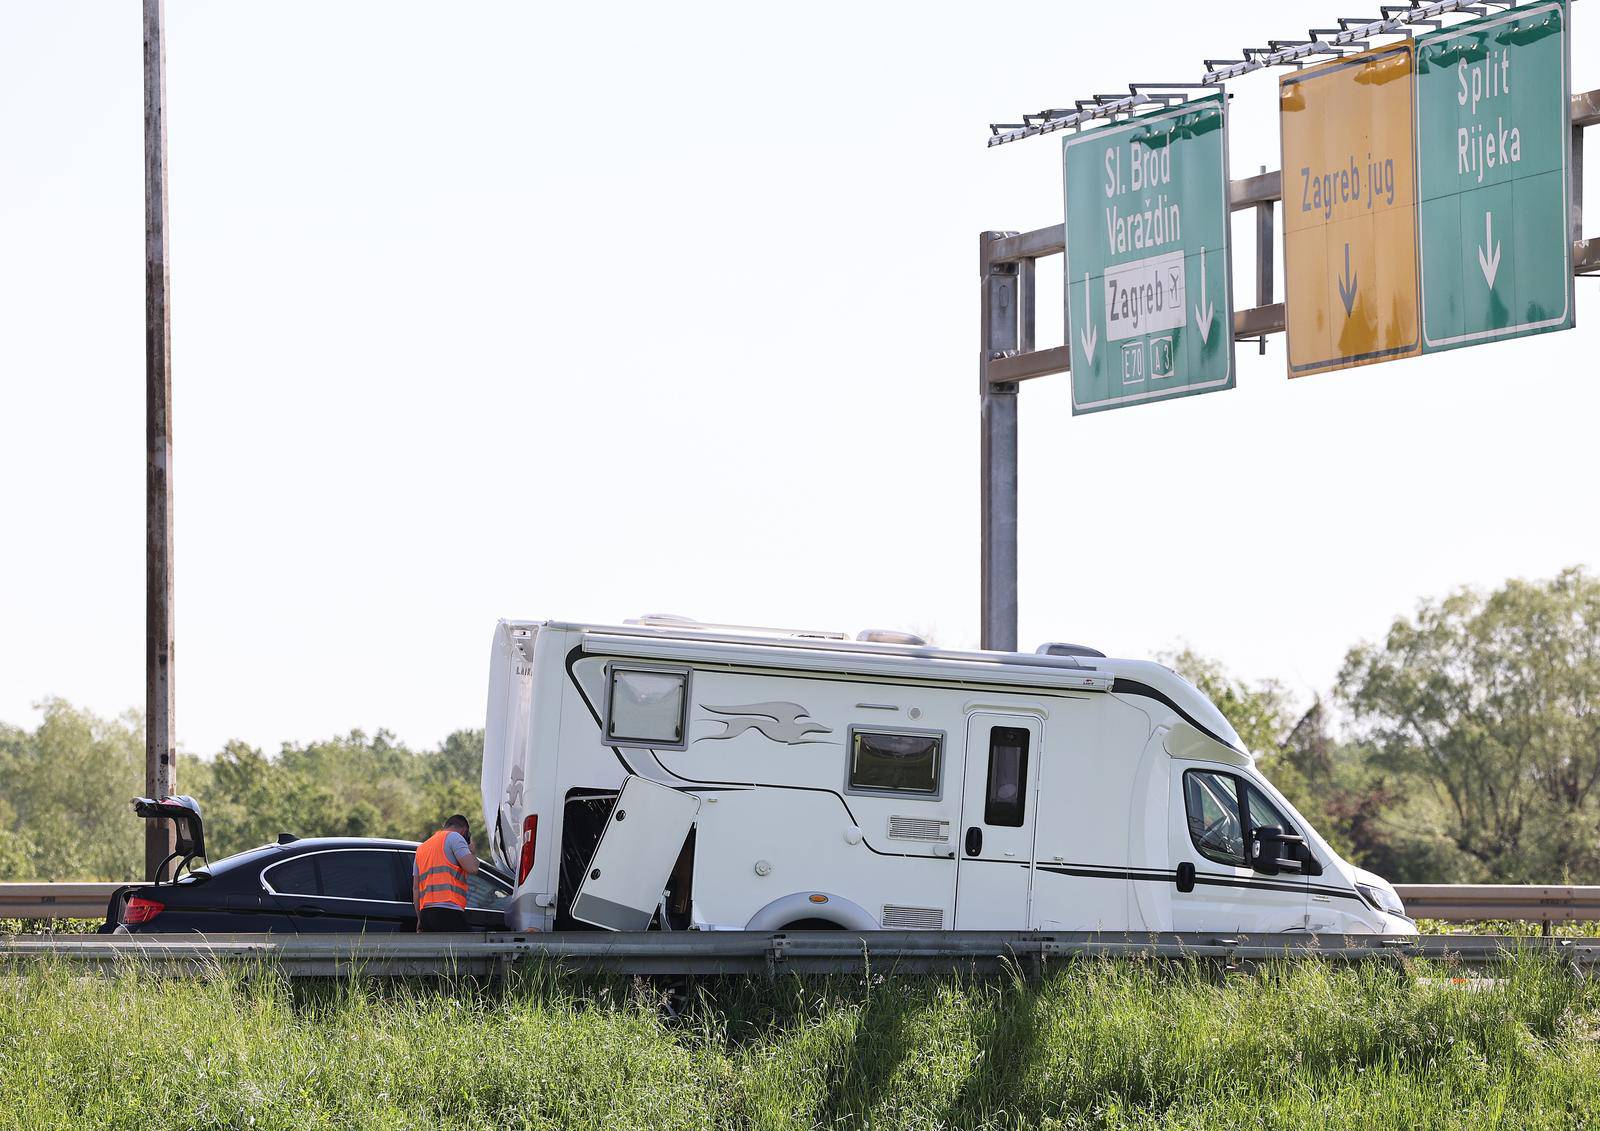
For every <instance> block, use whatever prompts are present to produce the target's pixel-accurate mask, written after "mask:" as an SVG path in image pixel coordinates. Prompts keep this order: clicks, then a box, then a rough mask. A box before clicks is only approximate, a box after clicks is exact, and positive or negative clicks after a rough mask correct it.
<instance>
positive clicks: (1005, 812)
mask: <svg viewBox="0 0 1600 1131" xmlns="http://www.w3.org/2000/svg"><path fill="white" fill-rule="evenodd" d="M1027 781H1028V731H1027V728H1025V727H990V728H989V781H988V784H987V788H986V789H985V790H984V798H983V823H984V824H986V825H1006V826H1010V827H1011V828H1014V829H1020V828H1021V827H1022V825H1023V818H1024V817H1025V816H1026V812H1027V805H1028V799H1027V797H1026V796H1025V794H1024V787H1025V785H1026V784H1027Z"/></svg>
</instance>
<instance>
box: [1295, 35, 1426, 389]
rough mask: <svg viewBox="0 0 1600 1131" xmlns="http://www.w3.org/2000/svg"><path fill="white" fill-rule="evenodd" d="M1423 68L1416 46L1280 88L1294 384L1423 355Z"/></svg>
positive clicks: (1301, 75)
mask: <svg viewBox="0 0 1600 1131" xmlns="http://www.w3.org/2000/svg"><path fill="white" fill-rule="evenodd" d="M1415 69H1416V61H1415V50H1414V46H1413V44H1412V42H1411V41H1410V40H1407V41H1405V42H1404V43H1397V44H1393V45H1391V46H1388V47H1380V48H1376V49H1374V50H1371V51H1363V52H1360V53H1359V54H1355V55H1347V56H1345V57H1344V58H1342V59H1339V60H1337V61H1335V62H1332V63H1327V64H1324V65H1323V66H1320V67H1308V68H1306V69H1305V70H1302V71H1296V72H1294V73H1292V74H1289V75H1286V76H1284V78H1283V79H1282V80H1281V82H1280V84H1279V88H1278V100H1279V118H1280V121H1281V136H1282V145H1283V166H1282V168H1283V258H1284V287H1285V298H1284V313H1285V322H1286V325H1287V330H1288V357H1289V376H1291V377H1301V376H1304V375H1305V374H1308V373H1321V372H1324V371H1326V370H1329V369H1343V368H1345V367H1346V366H1351V365H1370V364H1372V363H1374V362H1379V361H1389V360H1391V359H1392V358H1397V357H1413V356H1415V355H1416V354H1417V353H1419V352H1420V351H1421V335H1420V334H1419V332H1418V319H1417V194H1416V177H1415V173H1414V169H1413V158H1412V155H1413V153H1414V152H1415V151H1416V145H1415V141H1414V137H1415V135H1414V129H1415V115H1414V113H1413V105H1412V102H1413V99H1414V98H1415V89H1414V83H1413V75H1414V73H1415Z"/></svg>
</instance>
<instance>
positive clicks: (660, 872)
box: [572, 777, 700, 931]
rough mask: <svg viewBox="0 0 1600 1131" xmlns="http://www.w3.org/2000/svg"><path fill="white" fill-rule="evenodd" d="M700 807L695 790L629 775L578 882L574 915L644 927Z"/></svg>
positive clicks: (619, 926) (611, 925) (609, 926)
mask: <svg viewBox="0 0 1600 1131" xmlns="http://www.w3.org/2000/svg"><path fill="white" fill-rule="evenodd" d="M699 812H700V798H698V797H696V796H695V795H694V794H692V793H684V792H682V791H681V790H676V789H673V788H671V787H670V786H665V785H661V784H659V783H657V782H653V781H650V780H648V779H647V778H640V777H630V778H629V779H628V780H627V781H626V782H624V783H623V786H622V793H621V794H620V795H618V797H617V803H616V805H615V806H613V807H612V810H611V818H610V820H608V821H607V822H606V827H605V829H604V831H602V832H601V834H600V843H599V844H598V845H596V846H595V850H594V856H593V857H592V858H591V859H590V860H589V868H588V871H586V872H585V873H584V875H583V882H582V883H581V884H580V885H579V886H578V894H577V897H576V898H575V899H574V900H573V901H572V917H573V918H574V919H577V920H579V921H580V922H583V923H590V924H592V925H594V926H596V927H604V928H605V929H606V930H608V931H643V930H648V929H649V927H650V921H651V920H652V919H654V918H655V914H656V909H657V908H659V907H660V906H661V895H662V891H663V890H664V889H665V888H666V886H667V877H668V876H669V875H671V874H672V868H673V865H674V864H675V863H676V862H677V859H678V853H679V850H681V849H682V848H683V842H684V840H685V839H686V838H687V837H688V835H689V829H690V828H691V827H693V825H694V820H695V817H696V816H697V815H698V814H699Z"/></svg>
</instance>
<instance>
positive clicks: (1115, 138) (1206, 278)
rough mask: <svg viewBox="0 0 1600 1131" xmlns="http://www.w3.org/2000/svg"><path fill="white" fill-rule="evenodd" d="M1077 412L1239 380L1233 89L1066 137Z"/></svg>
mask: <svg viewBox="0 0 1600 1131" xmlns="http://www.w3.org/2000/svg"><path fill="white" fill-rule="evenodd" d="M1061 162H1062V180H1063V184H1064V186H1065V192H1066V217H1067V219H1066V226H1065V244H1066V254H1065V256H1064V258H1065V260H1066V286H1065V288H1064V293H1065V298H1066V307H1067V310H1066V314H1067V318H1066V324H1067V342H1068V347H1069V350H1070V352H1071V368H1072V411H1073V412H1074V413H1081V412H1097V411H1100V410H1102V409H1108V408H1117V407H1120V406H1122V405H1128V404H1138V403H1140V402H1143V401H1152V400H1165V399H1168V398H1171V397H1182V396H1189V395H1191V394H1194V393H1203V392H1211V391H1214V390H1218V389H1229V388H1232V387H1233V383H1234V376H1233V293H1232V279H1231V274H1230V272H1231V268H1230V265H1229V258H1228V149H1227V110H1226V103H1225V100H1224V97H1223V95H1221V94H1220V93H1219V94H1214V95H1207V96H1206V97H1204V98H1198V99H1194V100H1191V101H1188V102H1184V103H1180V104H1178V105H1176V106H1173V107H1171V108H1170V109H1167V110H1164V111H1161V112H1159V113H1155V114H1150V115H1146V116H1143V117H1140V118H1137V119H1135V120H1133V121H1130V122H1127V123H1124V124H1122V125H1117V126H1108V127H1104V128H1101V129H1096V130H1090V131H1087V132H1085V133H1082V134H1078V135H1076V136H1073V137H1069V138H1066V139H1065V140H1064V141H1063V142H1062V148H1061Z"/></svg>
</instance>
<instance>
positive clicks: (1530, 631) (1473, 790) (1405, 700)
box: [1339, 569, 1600, 882]
mask: <svg viewBox="0 0 1600 1131" xmlns="http://www.w3.org/2000/svg"><path fill="white" fill-rule="evenodd" d="M1339 695H1340V697H1341V698H1342V699H1343V700H1344V701H1345V703H1346V704H1347V705H1348V706H1349V708H1350V710H1351V712H1352V714H1353V715H1354V716H1355V718H1356V720H1357V721H1358V723H1360V724H1361V726H1362V727H1363V731H1364V737H1365V738H1366V740H1367V741H1369V742H1370V743H1371V745H1372V747H1373V750H1374V756H1375V761H1376V763H1377V764H1379V765H1382V766H1384V767H1387V768H1389V769H1391V770H1393V771H1396V772H1398V773H1401V774H1405V775H1408V776H1409V777H1410V779H1412V780H1414V781H1416V782H1418V783H1420V785H1421V787H1422V788H1423V789H1425V790H1426V791H1427V792H1428V793H1429V795H1430V796H1431V798H1432V799H1433V800H1435V801H1436V802H1437V803H1438V809H1439V811H1440V815H1441V817H1442V822H1443V826H1444V831H1445V835H1446V836H1447V837H1448V838H1449V840H1450V841H1451V842H1452V843H1453V845H1454V846H1455V848H1456V849H1457V850H1458V851H1459V852H1460V853H1461V854H1464V855H1465V856H1466V857H1469V858H1470V859H1472V860H1474V861H1476V862H1477V863H1478V864H1479V865H1480V866H1481V870H1482V872H1483V873H1484V874H1486V875H1489V876H1492V877H1494V878H1495V879H1497V880H1500V881H1503V882H1539V881H1543V882H1551V881H1554V880H1557V879H1559V878H1561V877H1566V876H1571V877H1574V878H1581V879H1582V880H1585V881H1588V882H1593V881H1594V880H1595V879H1596V878H1600V837H1597V829H1600V819H1597V809H1600V789H1597V787H1600V581H1597V580H1596V579H1595V578H1593V577H1591V576H1589V575H1588V574H1587V573H1585V572H1584V571H1583V570H1581V569H1569V570H1566V571H1564V572H1563V573H1561V574H1559V575H1558V576H1556V577H1555V578H1553V579H1552V580H1550V581H1547V582H1527V581H1510V582H1507V583H1506V584H1505V585H1504V586H1503V587H1502V588H1500V589H1498V590H1495V591H1494V592H1493V593H1489V594H1483V593H1480V592H1477V591H1474V590H1470V589H1463V590H1460V591H1458V592H1456V593H1453V594H1451V595H1449V596H1447V597H1445V598H1444V599H1443V600H1439V601H1425V602H1423V603H1422V604H1421V605H1420V606H1419V607H1418V609H1417V612H1416V614H1415V615H1414V616H1411V617H1401V618H1399V619H1397V620H1396V621H1395V622H1394V625H1393V626H1392V627H1391V628H1390V630H1389V633H1388V635H1387V636H1386V637H1385V638H1384V640H1383V641H1382V643H1379V644H1363V645H1361V646H1359V647H1357V648H1355V649H1353V650H1352V651H1351V652H1350V654H1349V655H1348V657H1347V658H1346V660H1345V663H1344V667H1343V669H1342V671H1341V672H1340V675H1339Z"/></svg>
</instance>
